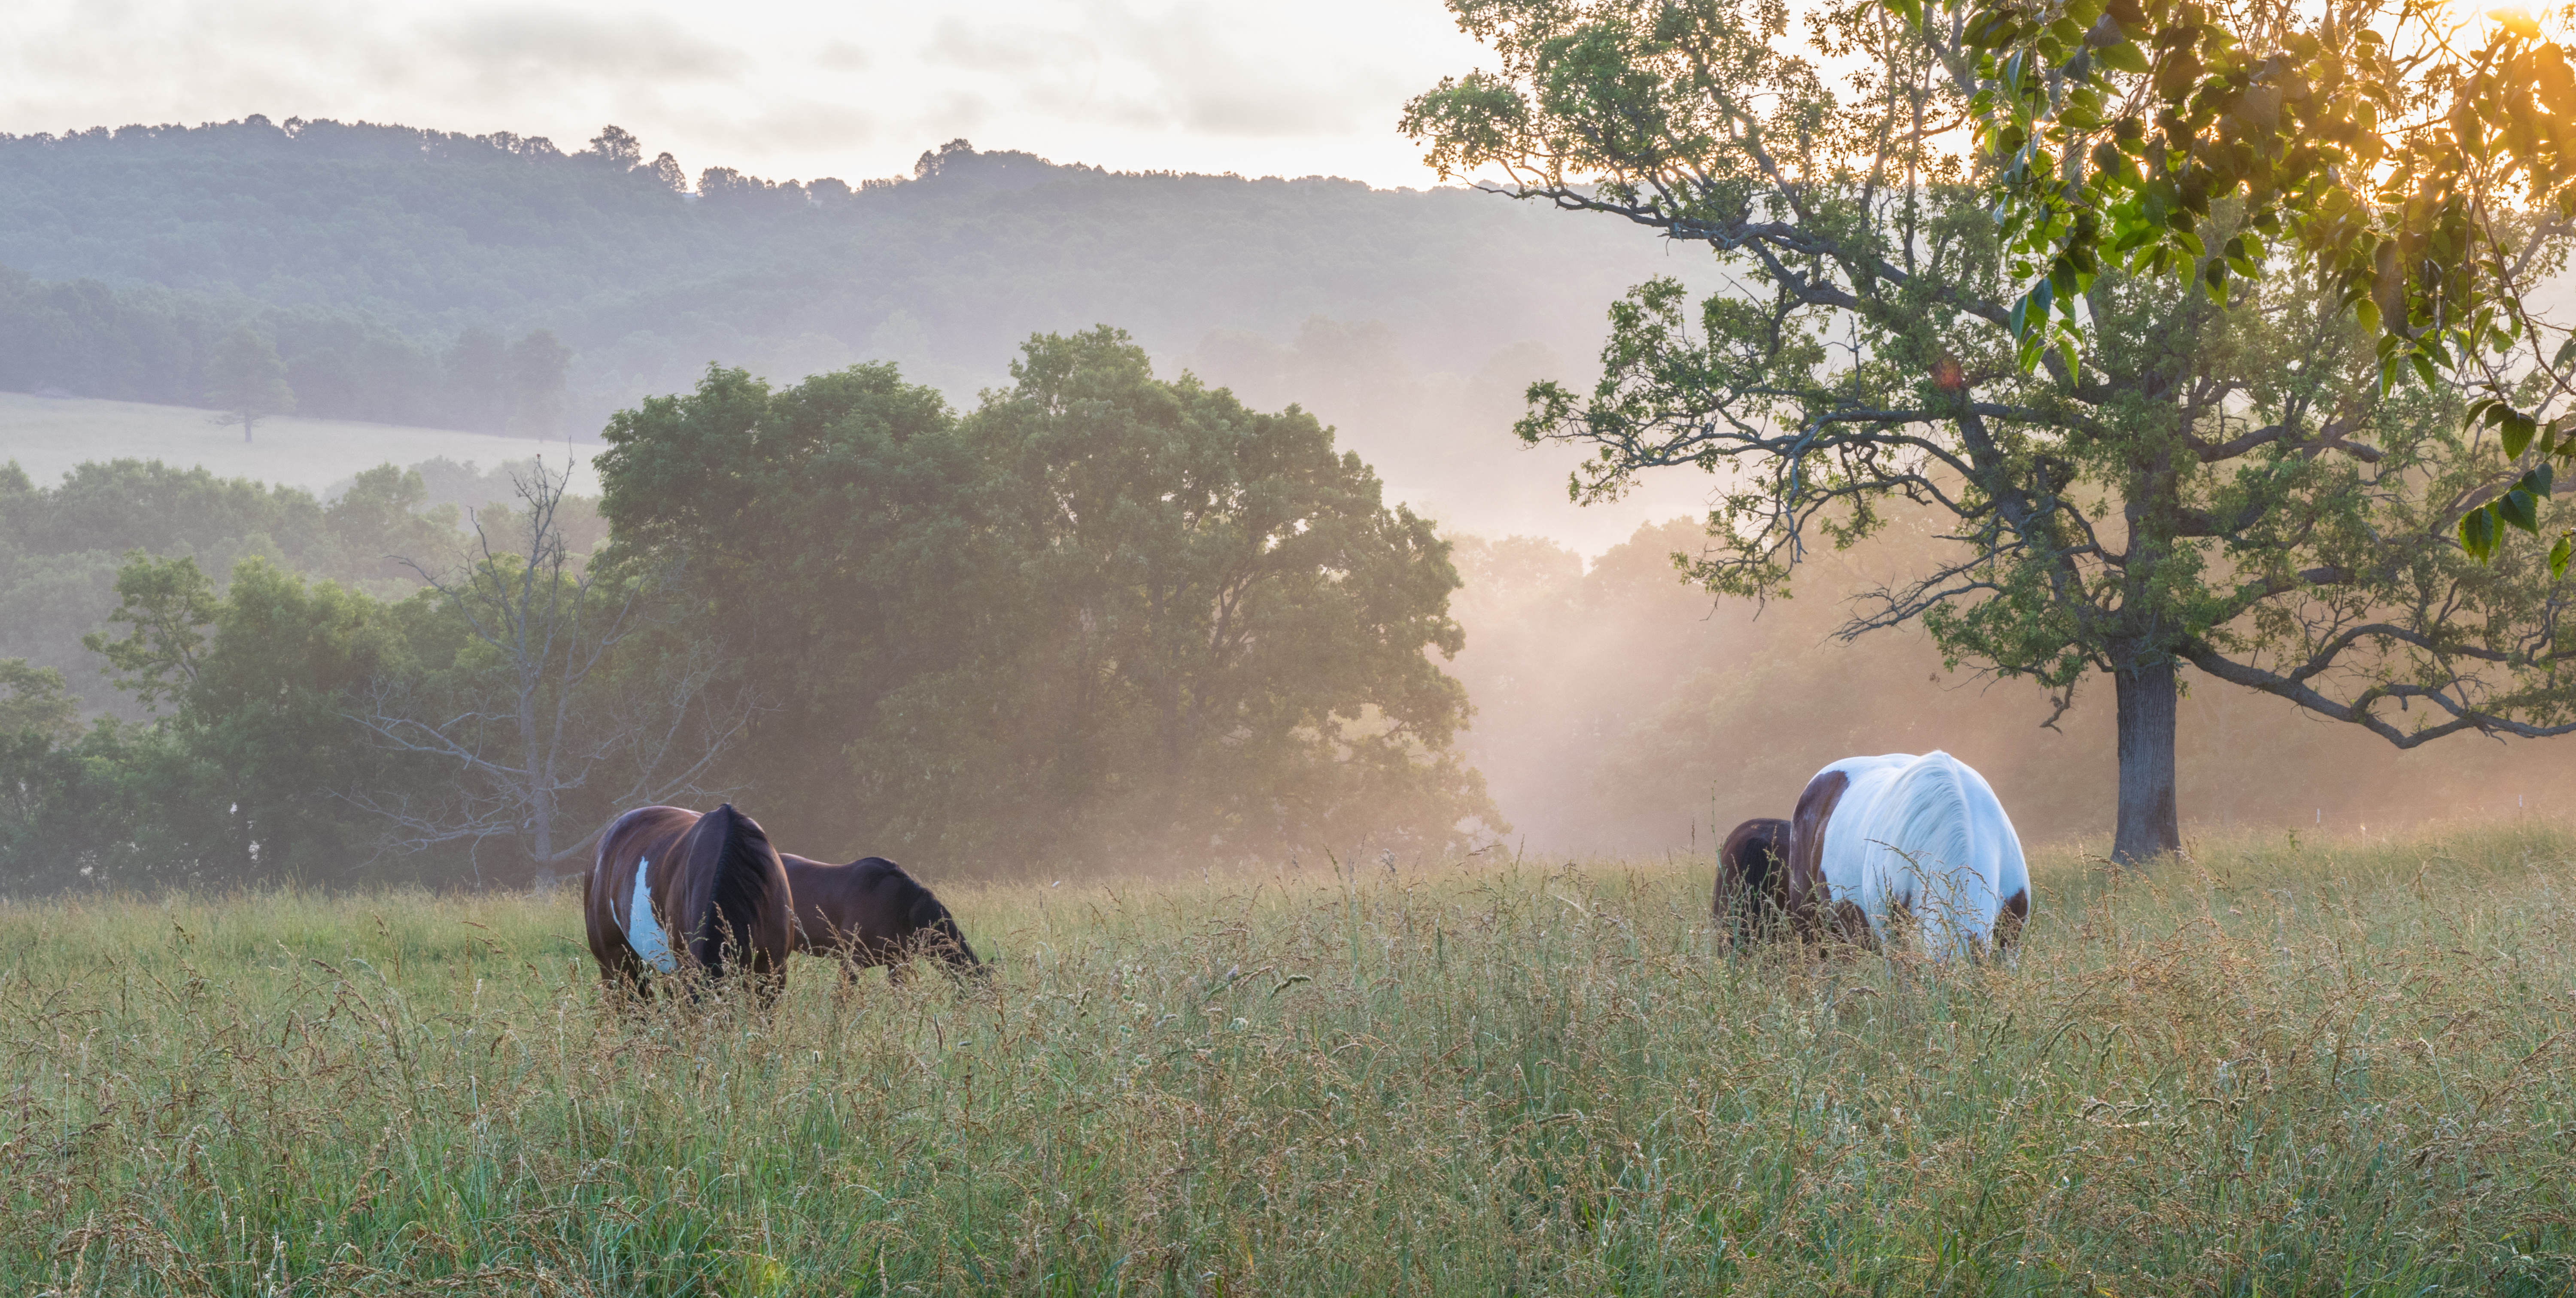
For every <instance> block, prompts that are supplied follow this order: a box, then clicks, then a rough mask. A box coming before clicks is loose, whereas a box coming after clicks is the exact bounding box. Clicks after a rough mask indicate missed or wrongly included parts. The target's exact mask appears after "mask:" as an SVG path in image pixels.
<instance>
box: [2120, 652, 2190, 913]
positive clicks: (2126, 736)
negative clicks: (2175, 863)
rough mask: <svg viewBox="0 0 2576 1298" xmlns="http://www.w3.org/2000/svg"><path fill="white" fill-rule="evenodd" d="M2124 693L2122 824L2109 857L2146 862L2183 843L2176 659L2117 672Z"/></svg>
mask: <svg viewBox="0 0 2576 1298" xmlns="http://www.w3.org/2000/svg"><path fill="white" fill-rule="evenodd" d="M2112 679H2113V680H2114V681H2116V682H2118V686H2119V695H2120V829H2119V834H2118V836H2117V837H2115V838H2113V839H2112V841H2111V859H2112V860H2113V861H2116V862H2118V863H2120V864H2122V865H2143V864H2145V863H2147V862H2149V861H2152V860H2154V859H2155V858H2157V857H2159V856H2163V855H2165V854H2166V853H2169V852H2175V851H2179V850H2181V848H2182V830H2181V827H2180V825H2179V824H2178V823H2177V822H2176V819H2175V816H2174V661H2173V659H2171V658H2164V659H2161V660H2159V661H2157V662H2155V663H2154V664H2152V665H2148V666H2140V667H2132V668H2127V669H2123V670H2121V671H2117V672H2114V673H2113V674H2112Z"/></svg>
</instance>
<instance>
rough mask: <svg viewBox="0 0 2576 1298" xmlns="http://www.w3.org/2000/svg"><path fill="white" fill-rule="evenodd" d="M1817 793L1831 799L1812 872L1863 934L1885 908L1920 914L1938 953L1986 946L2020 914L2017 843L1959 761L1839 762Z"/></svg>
mask: <svg viewBox="0 0 2576 1298" xmlns="http://www.w3.org/2000/svg"><path fill="white" fill-rule="evenodd" d="M1836 776H1839V777H1840V780H1839V782H1837V781H1836V780H1835V779H1834V778H1833V777H1836ZM1820 786H1821V787H1826V788H1832V789H1835V790H1836V791H1837V792H1838V795H1839V796H1838V797H1837V798H1836V799H1835V801H1834V803H1833V805H1832V806H1830V807H1829V808H1828V811H1829V813H1830V814H1829V815H1827V816H1826V817H1825V818H1824V819H1823V822H1822V829H1823V833H1822V836H1821V837H1822V841H1821V843H1820V844H1819V845H1818V846H1819V850H1818V851H1817V853H1816V855H1817V857H1818V861H1817V866H1818V869H1819V871H1820V873H1821V874H1822V876H1823V877H1824V880H1825V882H1826V884H1827V885H1828V886H1829V887H1830V888H1831V889H1832V891H1833V894H1834V895H1835V896H1837V897H1841V898H1846V899H1849V900H1852V901H1854V902H1855V903H1857V905H1858V907H1859V908H1860V910H1861V912H1862V913H1863V914H1864V915H1866V916H1867V918H1868V921H1869V924H1870V927H1871V928H1872V929H1873V930H1876V929H1879V928H1882V927H1883V926H1884V924H1885V922H1886V920H1887V918H1888V916H1889V915H1890V914H1891V913H1892V912H1893V911H1894V910H1895V909H1898V908H1903V909H1906V910H1910V911H1928V912H1929V913H1928V914H1927V915H1926V916H1925V918H1926V919H1927V920H1929V921H1930V922H1931V923H1932V924H1933V925H1934V930H1933V931H1934V932H1935V933H1936V934H1937V935H1938V938H1937V940H1936V942H1935V945H1936V947H1937V948H1939V949H1942V950H1945V951H1946V950H1947V949H1948V948H1950V947H1952V946H1955V945H1958V943H1959V940H1960V939H1966V940H1967V941H1969V942H1972V943H1975V942H1984V941H1986V940H1988V939H1989V938H1991V937H1992V936H1993V935H1994V933H1995V925H1996V919H1997V916H1998V914H1999V913H2001V912H2002V911H2003V910H2004V909H2005V908H2006V906H2007V905H2008V904H2010V903H2011V901H2012V899H2014V898H2015V897H2016V896H2018V898H2019V904H2020V906H2021V908H2022V910H2023V911H2025V912H2026V911H2027V909H2028V904H2029V886H2030V873H2029V866H2028V864H2027V862H2026V861H2025V860H2024V858H2023V856H2022V850H2021V839H2020V837H2019V835H2017V834H2016V833H2015V832H2014V831H2013V826H2012V818H2011V816H2009V815H2008V814H2006V813H2005V811H2004V808H2003V802H2002V800H2001V799H1999V798H1997V797H1996V796H1995V792H1994V788H1993V786H1992V785H1990V784H1988V783H1987V782H1986V779H1985V777H1984V776H1983V775H1980V774H1978V773H1977V771H1976V769H1975V768H1973V767H1971V766H1969V765H1968V764H1967V763H1965V762H1962V761H1960V760H1959V759H1957V758H1955V757H1952V756H1951V755H1950V754H1948V753H1945V752H1941V751H1939V750H1937V749H1936V750H1934V751H1932V752H1929V753H1925V754H1923V755H1921V756H1919V757H1918V756H1915V755H1912V754H1904V753H1891V754H1884V755H1881V756H1877V757H1855V758H1845V759H1844V760H1842V761H1840V762H1836V763H1833V764H1832V765H1830V766H1827V767H1826V768H1825V769H1824V770H1822V771H1819V772H1817V775H1816V779H1815V780H1814V781H1811V782H1810V790H1811V791H1813V790H1815V789H1817V788H1818V787H1820ZM1805 803H1806V799H1803V798H1802V799H1801V806H1802V809H1803V808H1804V806H1805Z"/></svg>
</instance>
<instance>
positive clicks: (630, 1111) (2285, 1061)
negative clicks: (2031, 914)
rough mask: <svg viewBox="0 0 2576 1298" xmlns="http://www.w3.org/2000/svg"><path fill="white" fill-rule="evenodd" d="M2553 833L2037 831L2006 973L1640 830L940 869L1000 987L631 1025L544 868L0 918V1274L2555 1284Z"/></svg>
mask: <svg viewBox="0 0 2576 1298" xmlns="http://www.w3.org/2000/svg"><path fill="white" fill-rule="evenodd" d="M2571 858H2576V838H2571V836H2570V835H2568V834H2567V833H2565V832H2563V831H2561V830H2558V829H2554V828H2549V827H2544V826H2538V825H2532V824H2526V825H2522V826H2519V827H2510V828H2494V829H2485V830H2464V831H2459V832H2455V833H2451V834H2448V835H2446V836H2440V837H2434V838H2427V839H2423V840H2419V841H2407V842H2393V843H2388V842H2383V843H2377V844H2371V845H2349V846H2336V847H2331V848H2325V849H2318V848H2314V847H2309V848H2300V847H2297V846H2295V845H2294V844H2292V843H2290V842H2289V841H2287V840H2281V839H2275V840H2264V841H2257V840H2251V839H2249V840H2243V841H2236V842H2229V843H2221V844H2214V845H2204V846H2203V849H2202V851H2201V863H2200V864H2199V865H2191V864H2175V865H2171V866H2168V867H2166V868H2164V869H2163V870H2161V871H2159V872H2157V873H2154V874H2152V875H2148V876H2145V877H2129V878H2119V877H2115V876H2113V875H2111V874H2109V873H2108V872H2106V871H2104V870H2102V869H2100V868H2099V867H2098V866H2095V865H2090V864H2088V863H2086V862H2085V861H2083V860H2082V859H2080V858H2078V857H2077V856H2075V855H2074V854H2072V853H2060V854H2057V855H2056V856H2054V857H2050V858H2047V859H2043V860H2042V861H2040V862H2038V863H2037V878H2038V889H2039V898H2040V905H2039V910H2038V913H2037V915H2036V917H2035V920H2034V924H2033V927H2032V930H2031V933H2030V938H2029V942H2028V946H2027V949H2026V952H2025V954H2024V955H2023V956H2022V958H2021V960H2020V963H2019V965H2018V967H2017V968H2009V969H2007V968H1997V967H1991V966H1988V967H1954V968H1931V967H1926V966H1924V965H1922V964H1920V963H1919V962H1911V961H1905V960H1890V959H1887V958H1883V957H1878V956H1855V957H1842V958H1835V959H1827V960H1814V959H1810V958H1808V957H1806V956H1803V955H1800V954H1798V953H1795V952H1786V951H1749V952H1748V951H1730V950H1728V949H1727V948H1726V947H1725V945H1724V944H1723V943H1722V942H1721V941H1720V939H1719V938H1718V937H1717V935H1716V934H1715V933H1714V932H1713V931H1712V925H1711V924H1710V922H1709V920H1708V918H1707V916H1706V913H1705V908H1706V888H1707V886H1708V871H1707V870H1706V869H1705V868H1703V867H1701V866H1698V865H1694V864H1690V863H1683V862H1658V863H1635V864H1621V863H1591V864H1585V865H1580V866H1563V867H1553V868H1542V867H1539V866H1537V865H1534V864H1527V863H1524V864H1522V865H1519V866H1505V867H1496V868H1491V869H1485V870H1476V871H1461V870H1456V869H1444V870H1438V871H1423V872H1414V871H1409V870H1406V869H1402V868H1396V869H1389V868H1384V867H1379V866H1368V867H1363V868H1360V869H1358V870H1347V869H1339V868H1330V867H1328V866H1326V867H1325V868H1311V869H1307V870H1303V871H1297V872H1280V873H1276V874H1273V875H1269V876H1261V877H1251V876H1246V877H1233V878H1228V877H1223V876H1211V877H1210V878H1207V879H1203V880H1192V881H1187V882H1180V883H1169V882H1166V883H1144V882H1139V883H1135V884H1132V885H1118V886H1082V885H1077V884H1075V883H1072V882H1067V883H1066V884H1064V885H1063V886H1061V887H1030V888H991V889H984V890H965V891H962V892H957V893H953V894H952V895H951V896H950V897H949V898H948V900H949V901H950V902H951V903H952V905H953V907H954V908H955V909H956V910H957V912H958V913H959V915H960V917H961V919H962V920H963V922H964V923H965V924H966V927H967V929H968V931H969V933H970V936H972V937H973V938H974V939H975V940H976V941H977V943H978V944H979V946H981V947H983V948H985V949H986V950H987V951H988V952H990V953H993V954H997V955H999V956H1000V957H1001V958H1002V961H1003V964H1002V967H1001V968H1000V969H999V970H998V971H997V974H996V976H995V977H994V978H993V979H992V980H991V982H990V983H989V984H986V985H983V986H977V985H973V984H963V985H961V984H955V983H951V982H949V981H947V980H944V979H939V978H927V979H921V980H916V981H915V982H914V983H912V984H911V985H909V986H904V987H899V988H898V987H893V986H889V985H888V984H887V983H886V982H885V980H884V978H883V977H882V975H876V974H871V975H868V976H866V977H865V978H863V979H861V980H860V981H859V982H858V983H857V984H856V986H855V987H854V988H852V989H850V990H848V991H843V990H842V989H841V988H840V987H839V986H838V982H837V975H836V974H835V973H834V972H833V971H832V970H830V969H828V968H826V967H824V966H822V965H820V964H819V963H816V962H812V961H800V968H799V970H798V973H797V977H796V978H795V980H794V982H793V985H792V986H791V987H790V989H789V991H788V994H787V996H786V997H785V999H784V1001H783V1003H782V1005H781V1007H780V1008H779V1009H778V1011H777V1012H776V1013H774V1014H764V1013H761V1012H758V1011H755V1010H753V1009H751V1008H749V1007H747V1006H743V1005H739V1004H728V1003H716V1004H710V1005H707V1006H703V1007H701V1008H699V1009H697V1010H681V1009H672V1008H667V1007H666V1008H663V1009H660V1010H656V1011H654V1012H651V1013H648V1014H645V1015H642V1016H636V1017H629V1018H619V1017H617V1016H614V1015H612V1014H610V1013H608V1012H606V1011H605V1010H604V1009H603V1006H602V1004H601V999H600V996H599V992H598V984H597V980H596V978H595V976H594V974H593V973H592V971H591V968H590V966H589V957H588V955H587V953H586V951H585V949H584V948H583V946H582V944H581V937H580V924H579V917H578V914H577V912H576V910H575V907H574V905H573V904H572V902H571V901H570V900H569V899H555V900H547V901H532V900H525V899H475V900H457V899H442V898H433V897H429V896H425V895H418V894H387V895H377V896H364V897H335V898H324V897H311V896H296V895H248V896H240V897H231V898H222V899H178V900H173V901H167V902H146V901H100V902H88V901H80V902H62V903H57V904H41V905H19V906H14V907H6V908H0V1060H5V1063H0V1070H5V1071H0V1088H5V1093H0V1107H5V1118H4V1119H0V1122H4V1123H5V1125H0V1136H5V1144H0V1291H6V1292H12V1293H23V1292H50V1293H59V1294H93V1293H95V1294H106V1293H178V1294H269V1293H278V1294H289V1293H292V1294H320V1293H395V1292H403V1293H416V1292H439V1293H448V1292H456V1293H474V1292H491V1293H524V1292H543V1293H573V1294H701V1293H705V1294H716V1293H722V1294H808V1293H811V1294H824V1293H830V1294H850V1293H862V1294H872V1293H880V1292H883V1293H905V1292H914V1293H963V1292H995V1291H1007V1292H1040V1293H1067V1294H1071V1293H1140V1294H1143V1293H1209V1294H1215V1293H1228V1294H1250V1293H1262V1294H1276V1293H1301V1292H1315V1293H1346V1292H1373V1293H1384V1292H1397V1291H1402V1292H1472V1293H1528V1294H1536V1293H1598V1292H1605V1291H1618V1292H1623V1293H1681V1294H1708V1293H1724V1292H1735V1293H1801V1294H1805V1293H1826V1294H1831V1293H1890V1294H1899V1293H1901V1294H1915V1293H1940V1294H1987V1293H1998V1294H2020V1293H2043V1294H2058V1293H2111V1294H2146V1293H2157V1294H2171V1293H2185V1292H2205V1293H2222V1294H2248V1295H2250V1294H2254V1293H2257V1292H2260V1293H2264V1294H2337V1295H2344V1294H2401V1293H2403V1294H2423V1293H2433V1292H2458V1293H2482V1294H2483V1293H2516V1292H2522V1293H2565V1292H2568V1291H2570V1289H2571V1288H2576V1271H2571V1256H2576V1247H2571V1244H2576V1238H2572V1237H2571V1226H2570V1217H2569V1198H2570V1195H2569V1190H2568V1186H2569V1177H2570V1173H2571V1170H2576V1169H2571V1166H2570V1164H2571V1140H2576V1071H2571V1069H2570V1067H2569V1055H2568V1051H2569V1045H2568V1037H2567V1034H2568V1031H2569V1028H2570V1026H2571V1013H2570V1011H2571V1002H2570V995H2571V991H2576V954H2571V952H2576V941H2571V939H2576V929H2571V924H2570V921H2569V917H2568V911H2567V906H2566V902H2567V900H2568V897H2567V895H2566V894H2567V883H2568V879H2569V873H2568V871H2569V868H2570V861H2571ZM1323 864H1324V863H1319V866H1320V865H1323Z"/></svg>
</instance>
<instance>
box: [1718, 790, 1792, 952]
mask: <svg viewBox="0 0 2576 1298" xmlns="http://www.w3.org/2000/svg"><path fill="white" fill-rule="evenodd" d="M1788 863H1789V822H1788V821H1785V820H1781V819H1779V818H1777V817H1765V818H1763V819H1759V820H1748V821H1745V822H1744V823H1743V824H1741V825H1738V826H1736V827H1735V832H1733V833H1731V834H1728V835H1727V836H1726V845H1725V846H1723V847H1721V848H1719V849H1718V850H1717V894H1716V896H1715V897H1714V898H1713V899H1712V900H1711V901H1710V903H1709V905H1710V909H1711V910H1712V911H1713V912H1714V913H1715V914H1716V916H1717V918H1718V921H1719V922H1720V923H1723V924H1726V925H1727V926H1728V927H1729V928H1730V929H1731V930H1732V931H1733V932H1734V934H1735V939H1736V940H1737V941H1739V942H1741V941H1744V940H1746V939H1748V938H1752V937H1757V936H1760V935H1761V934H1763V933H1765V932H1769V931H1774V930H1776V929H1777V928H1778V927H1779V926H1780V925H1782V924H1783V923H1784V922H1786V920H1787V919H1788V917H1789V915H1790V914H1791V913H1792V912H1791V911H1790V908H1789V871H1788V869H1787V868H1786V867H1787V866H1788Z"/></svg>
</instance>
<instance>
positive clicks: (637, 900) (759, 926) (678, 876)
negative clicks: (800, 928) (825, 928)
mask: <svg viewBox="0 0 2576 1298" xmlns="http://www.w3.org/2000/svg"><path fill="white" fill-rule="evenodd" d="M788 896H789V894H788V885H787V870H786V867H785V866H784V865H783V864H781V863H780V861H779V859H778V850H777V849H776V848H774V847H771V846H770V845H769V835H768V834H767V833H765V832H763V831H762V830H761V828H760V825H759V824H758V823H757V822H755V821H754V820H752V818H751V817H749V816H746V815H744V814H742V813H741V812H739V811H736V810H734V809H733V804H732V803H730V802H728V803H726V804H725V805H723V806H721V807H718V808H716V809H715V810H713V811H710V812H708V813H706V814H705V815H703V816H701V815H699V814H698V813H697V812H694V811H687V810H683V809H681V808H679V807H638V808H636V809H635V810H633V811H629V812H626V813H625V814H623V815H620V816H619V817H618V818H617V819H615V820H613V821H610V822H609V824H608V829H607V830H606V831H605V832H604V833H602V834H601V835H600V836H599V859H598V861H597V862H596V863H594V864H593V865H592V866H591V868H590V874H589V875H588V876H587V877H586V878H584V879H583V880H582V915H583V918H584V920H585V921H586V922H587V924H588V926H589V929H590V953H591V955H593V956H595V957H597V958H598V960H599V976H600V979H601V980H602V981H604V982H606V983H608V984H609V985H610V986H612V987H620V986H622V987H627V988H631V989H632V990H634V991H635V992H637V993H638V994H642V995H650V994H651V987H652V984H651V981H650V979H649V977H648V975H650V974H654V973H679V972H683V971H694V972H696V973H699V974H702V975H704V976H706V977H710V978H718V977H722V976H724V975H725V974H727V973H729V972H735V971H741V972H747V973H749V974H750V975H751V977H752V980H753V984H754V985H755V986H756V987H757V988H758V989H759V991H760V993H761V995H762V996H763V997H764V998H766V997H773V996H776V995H777V994H778V989H779V987H780V986H781V985H782V984H783V982H784V980H785V978H786V974H787V955H788V952H790V951H791V950H793V949H794V936H793V934H794V920H793V919H792V918H791V916H790V914H789V901H788Z"/></svg>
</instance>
